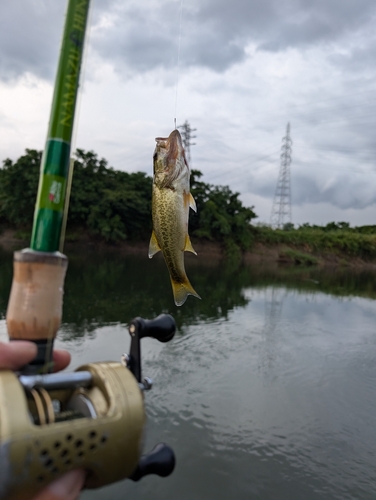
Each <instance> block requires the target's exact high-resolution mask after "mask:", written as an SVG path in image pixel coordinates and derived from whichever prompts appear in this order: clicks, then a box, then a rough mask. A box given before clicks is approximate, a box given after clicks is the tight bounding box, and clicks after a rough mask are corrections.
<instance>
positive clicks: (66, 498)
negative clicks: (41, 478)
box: [33, 469, 86, 500]
mask: <svg viewBox="0 0 376 500" xmlns="http://www.w3.org/2000/svg"><path fill="white" fill-rule="evenodd" d="M85 479H86V473H85V471H83V470H81V469H79V470H71V471H70V472H67V474H64V476H61V477H59V479H56V481H54V482H53V483H51V484H49V485H48V486H47V487H46V488H45V489H44V490H43V491H42V492H41V493H39V495H37V496H36V497H34V498H33V500H76V499H77V498H78V496H79V494H80V491H81V490H82V488H83V486H84V483H85Z"/></svg>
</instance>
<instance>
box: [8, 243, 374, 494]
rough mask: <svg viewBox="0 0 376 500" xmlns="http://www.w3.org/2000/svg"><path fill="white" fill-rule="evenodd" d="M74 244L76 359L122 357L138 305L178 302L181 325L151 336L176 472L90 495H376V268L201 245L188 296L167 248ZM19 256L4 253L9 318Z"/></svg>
mask: <svg viewBox="0 0 376 500" xmlns="http://www.w3.org/2000/svg"><path fill="white" fill-rule="evenodd" d="M69 256H70V268H69V272H68V276H67V280H66V287H65V288H66V296H65V303H64V322H63V326H62V329H61V332H60V334H59V338H58V340H57V345H58V346H59V347H61V346H64V347H65V348H67V349H69V350H70V352H71V353H72V358H73V359H72V367H73V368H74V367H77V366H79V365H80V364H83V363H84V362H87V361H99V360H110V359H111V360H119V358H120V355H121V353H122V352H124V351H126V350H127V349H128V345H129V335H128V332H127V328H126V325H127V322H128V321H129V320H130V319H131V318H132V317H134V316H138V315H140V316H143V317H149V318H150V317H153V316H156V315H158V314H159V313H161V312H169V313H171V314H172V315H173V316H174V317H175V318H176V321H177V324H178V327H179V330H178V333H177V335H176V336H175V338H174V339H173V340H172V342H170V343H168V344H160V343H158V342H157V341H155V340H152V339H144V340H143V341H142V350H143V373H144V375H147V376H150V377H152V378H153V379H154V387H153V389H152V391H150V392H149V393H147V394H146V411H147V415H148V424H147V437H146V446H145V448H146V449H147V450H149V449H151V448H152V447H153V446H154V444H156V443H157V442H159V441H164V442H167V443H168V444H170V445H171V446H172V447H173V449H174V450H175V453H176V456H177V466H176V469H175V472H174V473H173V475H172V476H170V477H169V478H166V479H161V478H159V477H153V476H149V477H146V478H144V479H143V480H142V481H141V482H139V483H132V482H131V481H123V482H120V483H117V484H114V485H111V486H109V487H106V488H103V489H101V490H97V491H90V492H85V493H83V494H82V498H83V499H84V500H86V499H93V500H99V499H103V500H104V499H106V500H109V499H114V500H118V499H119V500H120V499H123V498H125V497H127V496H129V497H131V498H138V499H145V500H146V499H150V498H153V500H159V499H161V500H162V499H163V500H168V499H171V500H172V499H174V500H175V499H177V498H178V499H179V500H188V499H189V500H191V499H195V500H200V499H216V500H221V499H223V500H224V499H226V500H227V499H229V498H237V499H238V500H248V499H262V500H267V499H273V500H274V499H275V500H291V499H297V500H300V499H304V500H311V499H312V500H313V499H315V500H316V499H326V500H331V499H338V500H346V499H362V500H366V499H374V498H376V454H375V443H376V430H375V422H376V398H375V387H376V368H375V357H376V335H375V323H376V302H375V297H376V275H375V274H373V273H370V272H354V271H351V270H342V271H339V272H329V271H319V270H314V269H308V270H307V269H305V270H299V269H296V268H293V269H288V268H280V269H278V268H277V267H276V266H273V267H260V266H259V267H257V268H252V267H241V268H234V267H231V266H226V265H223V264H219V263H218V262H215V261H213V260H211V261H209V262H207V261H206V262H205V261H204V259H202V258H201V259H197V258H196V259H195V260H194V258H192V259H187V261H188V266H187V267H188V274H189V276H190V278H191V281H192V283H193V285H194V287H195V288H196V289H197V290H198V292H199V293H200V294H201V296H202V297H203V300H202V301H198V300H196V299H194V298H192V297H190V298H189V299H188V301H187V303H186V304H185V305H184V306H183V307H182V308H176V307H175V306H174V305H173V302H172V295H171V290H170V284H169V279H168V275H167V272H166V270H165V267H164V263H163V262H162V261H161V260H156V259H153V260H152V261H149V260H148V259H147V258H145V256H143V255H142V256H140V257H137V256H119V255H117V254H116V253H112V254H100V255H99V254H96V253H94V252H91V253H88V252H87V251H85V254H84V255H82V254H81V255H74V254H72V255H69ZM10 263H11V257H10V255H9V254H5V253H4V254H1V261H0V317H2V315H4V313H5V307H6V302H7V296H8V293H9V287H10V282H11V270H10ZM4 331H5V323H4V320H1V319H0V335H1V332H3V333H4Z"/></svg>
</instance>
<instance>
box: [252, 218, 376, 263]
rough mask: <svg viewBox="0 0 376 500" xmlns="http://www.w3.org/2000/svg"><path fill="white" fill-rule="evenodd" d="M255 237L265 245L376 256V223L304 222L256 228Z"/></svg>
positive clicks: (314, 252)
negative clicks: (321, 224) (297, 224)
mask: <svg viewBox="0 0 376 500" xmlns="http://www.w3.org/2000/svg"><path fill="white" fill-rule="evenodd" d="M253 232H254V237H255V240H256V241H258V242H260V243H263V244H265V245H271V246H274V245H283V246H285V247H289V248H293V249H298V250H302V251H304V252H308V253H313V254H316V255H323V256H325V255H328V254H330V255H333V254H334V255H338V256H346V257H351V258H353V257H359V258H361V259H364V260H374V259H376V226H361V227H354V228H351V227H350V225H349V224H348V223H346V222H340V223H335V222H331V223H329V224H327V225H326V226H315V225H313V226H311V225H309V224H303V225H302V226H300V227H298V228H296V229H294V228H293V227H285V229H271V228H270V227H267V226H263V227H262V226H259V227H255V228H254V229H253Z"/></svg>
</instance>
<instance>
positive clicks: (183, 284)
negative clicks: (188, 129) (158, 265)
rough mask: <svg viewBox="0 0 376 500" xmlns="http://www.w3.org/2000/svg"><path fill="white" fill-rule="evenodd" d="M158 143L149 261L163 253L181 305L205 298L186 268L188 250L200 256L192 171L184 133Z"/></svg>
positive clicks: (176, 296)
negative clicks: (193, 235) (193, 236)
mask: <svg viewBox="0 0 376 500" xmlns="http://www.w3.org/2000/svg"><path fill="white" fill-rule="evenodd" d="M155 140H156V141H157V145H156V147H155V151H154V157H153V160H154V179H153V199H152V212H153V233H152V235H151V239H150V245H149V258H150V259H151V258H152V257H153V255H155V254H156V253H157V252H159V251H160V250H161V251H162V253H163V257H164V259H165V262H166V265H167V268H168V270H169V273H170V278H171V284H172V290H173V293H174V300H175V304H176V305H177V306H181V305H182V304H184V302H185V301H186V300H187V297H188V295H194V296H195V297H197V298H199V299H200V298H201V297H200V296H199V295H198V293H197V292H196V291H195V290H194V288H193V287H192V285H191V284H190V282H189V279H188V277H187V275H186V272H185V268H184V251H186V252H192V253H194V254H195V255H197V254H196V252H195V251H194V250H193V247H192V244H191V240H190V239H189V235H188V216H189V207H191V208H192V210H194V211H195V212H196V203H195V200H194V199H193V196H192V195H191V193H190V191H189V177H190V172H189V167H188V163H187V160H186V158H185V153H184V148H183V143H182V139H181V136H180V133H179V132H178V130H174V131H173V132H171V134H170V136H169V137H168V138H161V137H157V138H156V139H155Z"/></svg>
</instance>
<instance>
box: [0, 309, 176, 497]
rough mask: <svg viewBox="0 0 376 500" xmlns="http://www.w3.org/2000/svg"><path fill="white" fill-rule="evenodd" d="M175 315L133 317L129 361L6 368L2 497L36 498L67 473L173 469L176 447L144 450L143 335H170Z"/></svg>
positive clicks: (0, 385)
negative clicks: (71, 367) (56, 369)
mask: <svg viewBox="0 0 376 500" xmlns="http://www.w3.org/2000/svg"><path fill="white" fill-rule="evenodd" d="M175 329H176V327H175V321H174V319H173V318H172V316H170V315H165V314H162V315H160V316H158V317H157V318H155V319H154V320H144V319H142V318H139V317H138V318H135V319H133V320H132V321H131V322H130V326H129V333H130V335H131V343H130V352H129V354H126V355H123V356H122V362H120V363H116V362H108V363H89V364H86V365H83V366H81V367H80V368H78V369H77V370H76V371H75V372H71V373H52V374H42V375H40V374H39V375H38V374H37V375H24V374H22V373H18V374H17V373H14V372H11V371H8V370H4V371H1V372H0V499H4V500H30V498H32V497H33V495H34V494H36V493H37V492H38V491H39V490H41V489H42V488H43V487H45V486H46V485H47V484H48V483H49V482H51V481H52V480H54V479H56V478H57V477H59V476H60V475H62V474H64V473H66V472H68V471H70V470H73V469H78V468H80V469H85V470H86V471H87V479H86V483H85V487H86V488H99V487H102V486H105V485H107V484H110V483H113V482H115V481H120V480H122V479H125V478H129V479H132V480H134V481H138V480H139V479H141V478H142V477H143V476H145V475H147V474H157V475H159V476H162V477H165V476H168V475H169V474H171V473H172V471H173V469H174V466H175V457H174V452H173V451H172V449H171V448H170V447H169V446H167V445H165V444H163V443H160V444H158V445H157V446H156V447H155V448H154V449H153V450H152V451H151V452H150V453H149V454H147V455H143V456H141V450H142V445H143V434H144V425H145V411H144V401H143V399H144V398H143V393H144V391H146V390H149V389H150V388H151V386H152V382H151V380H150V379H148V378H145V379H142V373H141V346H140V340H141V339H142V338H144V337H152V338H154V339H157V340H159V341H160V342H168V341H170V340H171V339H172V338H173V336H174V334H175Z"/></svg>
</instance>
